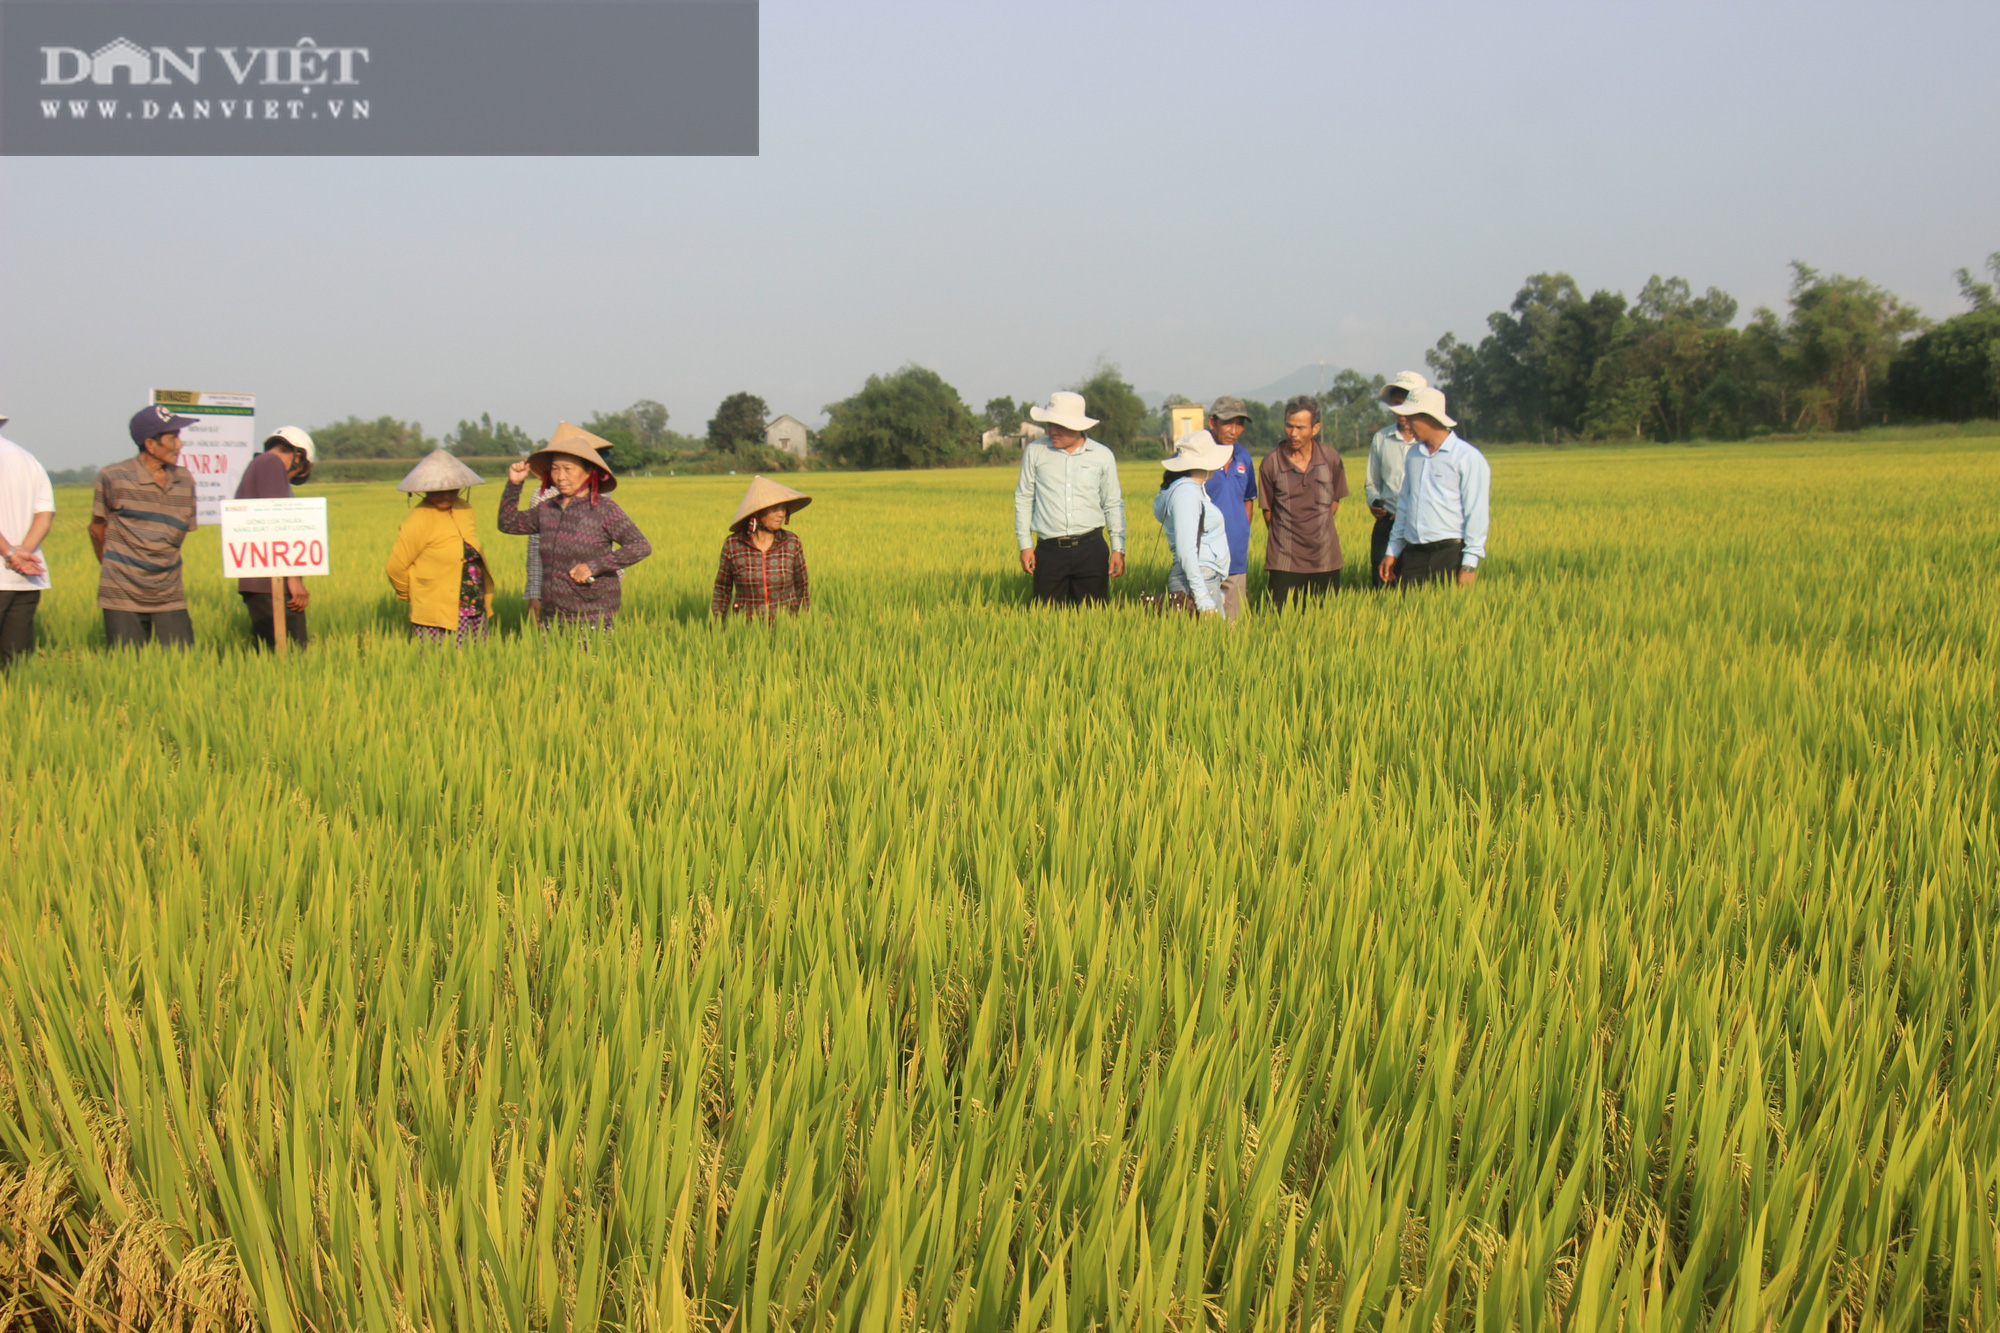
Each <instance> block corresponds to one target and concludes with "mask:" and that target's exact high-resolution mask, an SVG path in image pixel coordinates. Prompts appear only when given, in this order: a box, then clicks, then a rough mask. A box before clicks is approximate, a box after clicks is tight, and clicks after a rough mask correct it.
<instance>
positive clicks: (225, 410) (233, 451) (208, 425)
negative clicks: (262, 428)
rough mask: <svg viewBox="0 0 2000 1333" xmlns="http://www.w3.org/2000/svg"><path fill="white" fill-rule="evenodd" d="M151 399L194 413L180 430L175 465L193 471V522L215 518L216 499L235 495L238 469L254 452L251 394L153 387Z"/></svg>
mask: <svg viewBox="0 0 2000 1333" xmlns="http://www.w3.org/2000/svg"><path fill="white" fill-rule="evenodd" d="M153 401H154V402H155V403H156V404H158V405H160V406H162V407H170V408H172V409H173V410H174V411H176V412H178V413H180V414H181V415H182V416H184V417H193V418H194V420H195V424H194V425H192V426H189V427H187V428H186V429H184V430H182V431H181V466H182V467H184V468H186V469H187V470H188V471H189V472H191V473H193V474H194V500H195V522H196V523H198V524H200V525H202V526H203V527H209V526H212V525H214V524H217V523H220V522H221V521H222V509H221V506H222V502H223V501H224V500H229V499H233V498H234V497H235V495H236V483H237V482H238V481H240V480H242V477H243V469H244V468H246V467H249V466H250V460H251V459H252V458H254V457H256V456H257V443H258V441H257V395H256V394H254V393H209V392H206V391H204V390H200V389H155V390H153Z"/></svg>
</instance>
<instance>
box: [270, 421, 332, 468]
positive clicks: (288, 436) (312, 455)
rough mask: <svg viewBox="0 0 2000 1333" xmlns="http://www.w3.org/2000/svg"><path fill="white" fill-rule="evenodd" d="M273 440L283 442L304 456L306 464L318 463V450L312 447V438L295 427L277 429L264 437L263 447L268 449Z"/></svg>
mask: <svg viewBox="0 0 2000 1333" xmlns="http://www.w3.org/2000/svg"><path fill="white" fill-rule="evenodd" d="M273 440H283V441H284V442H285V443H286V444H289V445H291V446H292V448H294V449H296V450H298V451H299V452H300V453H302V454H304V455H305V456H306V462H308V463H317V462H319V450H318V449H316V448H314V447H313V437H312V436H310V435H308V434H306V433H305V432H304V431H302V430H300V429H299V428H298V427H297V426H280V427H278V428H277V429H276V430H274V431H272V432H271V433H270V434H269V435H266V436H265V437H264V444H265V447H266V448H268V447H270V443H271V441H273Z"/></svg>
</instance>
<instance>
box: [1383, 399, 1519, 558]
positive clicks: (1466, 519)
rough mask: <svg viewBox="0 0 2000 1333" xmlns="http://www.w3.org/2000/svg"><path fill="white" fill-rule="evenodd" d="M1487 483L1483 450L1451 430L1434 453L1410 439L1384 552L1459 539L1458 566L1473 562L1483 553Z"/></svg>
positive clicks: (1489, 482)
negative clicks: (1393, 523) (1393, 521)
mask: <svg viewBox="0 0 2000 1333" xmlns="http://www.w3.org/2000/svg"><path fill="white" fill-rule="evenodd" d="M1492 483H1493V469H1492V468H1491V467H1490V466H1488V465H1487V462H1486V458H1485V455H1483V454H1481V453H1480V452H1479V451H1478V450H1477V449H1475V448H1473V447H1472V446H1471V445H1469V444H1467V443H1466V442H1465V441H1464V440H1461V439H1459V438H1458V434H1457V432H1455V431H1454V432H1452V433H1451V434H1449V435H1446V436H1445V437H1444V443H1443V444H1441V445H1439V446H1438V447H1437V452H1436V453H1432V452H1431V451H1430V450H1429V449H1427V448H1425V447H1424V446H1423V444H1421V443H1418V444H1413V445H1411V446H1410V454H1409V457H1408V458H1407V459H1406V460H1405V461H1404V463H1403V493H1402V496H1401V498H1399V499H1398V500H1397V502H1396V526H1395V528H1394V529H1393V530H1391V532H1390V533H1389V554H1390V555H1393V556H1401V555H1402V554H1403V548H1404V547H1406V546H1422V545H1424V544H1426V543H1428V542H1448V541H1461V542H1464V543H1465V555H1464V558H1463V560H1462V561H1461V568H1464V569H1473V568H1476V567H1477V566H1478V564H1479V562H1480V560H1482V559H1484V558H1485V555H1486V497H1487V492H1488V491H1489V490H1491V488H1492Z"/></svg>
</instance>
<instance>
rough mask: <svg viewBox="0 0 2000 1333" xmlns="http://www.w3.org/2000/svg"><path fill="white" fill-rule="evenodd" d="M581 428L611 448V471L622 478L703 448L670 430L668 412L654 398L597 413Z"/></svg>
mask: <svg viewBox="0 0 2000 1333" xmlns="http://www.w3.org/2000/svg"><path fill="white" fill-rule="evenodd" d="M581 424H582V426H583V428H584V429H585V430H587V431H589V432H590V433H591V434H592V435H595V436H598V437H599V438H600V439H603V440H605V441H607V442H608V443H609V444H611V446H612V450H611V459H610V462H611V470H612V471H613V472H616V473H618V474H619V475H621V476H623V475H625V474H628V473H632V472H638V471H642V470H646V469H655V468H660V467H665V466H671V465H672V464H673V463H674V461H675V460H676V459H677V458H678V456H679V455H681V454H683V453H687V452H691V451H694V450H698V449H700V448H701V446H702V442H701V441H700V440H697V439H694V438H693V437H691V436H687V435H682V434H680V433H679V432H678V431H672V430H668V429H667V409H666V408H665V407H663V406H662V405H661V404H659V403H658V402H655V401H654V400H653V399H651V398H641V399H640V400H639V401H638V402H636V403H634V404H632V406H630V407H628V408H625V409H624V410H623V411H619V412H594V413H592V414H591V417H590V419H589V420H588V421H585V422H583V423H581Z"/></svg>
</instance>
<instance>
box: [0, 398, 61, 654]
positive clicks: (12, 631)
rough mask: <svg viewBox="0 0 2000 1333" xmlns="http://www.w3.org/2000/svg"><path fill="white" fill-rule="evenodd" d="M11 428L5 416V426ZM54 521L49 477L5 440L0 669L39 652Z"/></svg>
mask: <svg viewBox="0 0 2000 1333" xmlns="http://www.w3.org/2000/svg"><path fill="white" fill-rule="evenodd" d="M6 424H7V418H6V417H4V416H0V426H4V425H6ZM55 516H56V493H55V489H54V488H53V487H51V486H50V485H49V474H48V472H47V471H46V470H45V469H44V468H43V467H42V465H41V464H40V463H39V462H37V461H36V460H35V456H34V455H33V454H31V453H29V452H28V451H27V450H26V449H23V448H22V447H21V446H20V445H18V444H16V443H14V442H13V441H12V440H10V439H8V438H6V437H5V436H3V435H0V668H5V667H6V666H8V665H9V664H10V663H12V662H13V660H14V659H15V658H17V657H26V656H28V655H29V654H31V653H33V652H34V651H35V610H36V608H38V607H39V606H40V605H41V602H42V593H43V591H44V590H45V589H47V587H48V586H49V567H48V566H47V565H46V564H44V563H43V562H42V538H43V537H45V536H47V535H48V531H49V524H51V523H53V522H54V521H55Z"/></svg>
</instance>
